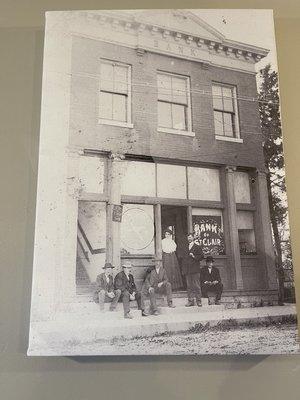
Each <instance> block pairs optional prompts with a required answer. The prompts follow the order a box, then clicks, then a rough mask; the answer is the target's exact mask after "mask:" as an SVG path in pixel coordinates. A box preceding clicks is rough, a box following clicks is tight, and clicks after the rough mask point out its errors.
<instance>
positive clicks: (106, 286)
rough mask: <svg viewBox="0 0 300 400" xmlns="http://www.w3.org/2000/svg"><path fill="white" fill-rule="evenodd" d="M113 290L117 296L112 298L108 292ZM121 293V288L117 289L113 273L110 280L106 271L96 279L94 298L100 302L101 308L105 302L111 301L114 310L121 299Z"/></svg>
mask: <svg viewBox="0 0 300 400" xmlns="http://www.w3.org/2000/svg"><path fill="white" fill-rule="evenodd" d="M111 292H113V293H114V295H115V297H114V298H113V299H112V298H110V297H109V296H108V295H107V293H111ZM120 295H121V291H120V290H115V287H114V280H113V277H112V276H111V275H109V276H108V280H107V278H106V275H105V273H104V272H103V273H102V274H100V275H98V276H97V279H96V290H95V293H94V300H95V301H96V302H97V303H99V306H100V309H101V310H103V309H104V303H107V302H111V305H110V309H111V310H114V309H115V308H116V305H117V303H118V301H119V298H120Z"/></svg>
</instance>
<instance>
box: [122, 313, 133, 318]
mask: <svg viewBox="0 0 300 400" xmlns="http://www.w3.org/2000/svg"><path fill="white" fill-rule="evenodd" d="M124 318H126V319H132V318H133V316H132V315H131V314H130V312H128V313H126V314H125V315H124Z"/></svg>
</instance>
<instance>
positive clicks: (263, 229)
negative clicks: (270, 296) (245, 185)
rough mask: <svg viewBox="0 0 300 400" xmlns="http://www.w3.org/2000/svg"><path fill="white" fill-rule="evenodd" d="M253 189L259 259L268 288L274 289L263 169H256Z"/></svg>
mask: <svg viewBox="0 0 300 400" xmlns="http://www.w3.org/2000/svg"><path fill="white" fill-rule="evenodd" d="M255 190H256V193H255V195H256V196H255V197H256V209H257V215H256V220H257V233H258V237H257V243H259V248H260V251H261V260H262V262H263V264H264V266H265V272H266V278H267V285H268V288H269V289H275V290H276V289H278V283H277V274H276V267H275V254H274V248H273V243H272V230H271V219H270V210H269V199H268V188H267V180H266V173H265V172H264V171H257V182H256V185H255Z"/></svg>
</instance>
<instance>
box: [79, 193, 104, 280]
mask: <svg viewBox="0 0 300 400" xmlns="http://www.w3.org/2000/svg"><path fill="white" fill-rule="evenodd" d="M105 257H106V204H105V203H100V202H92V201H80V202H79V203H78V226H77V268H76V281H77V284H79V285H80V284H82V285H85V284H86V283H87V282H94V281H95V279H96V277H97V275H98V274H99V271H100V269H101V268H102V267H103V266H104V263H105Z"/></svg>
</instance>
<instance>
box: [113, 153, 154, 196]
mask: <svg viewBox="0 0 300 400" xmlns="http://www.w3.org/2000/svg"><path fill="white" fill-rule="evenodd" d="M122 173H123V175H122V191H121V193H122V194H123V195H130V196H150V197H155V196H156V187H155V164H154V163H148V162H140V161H125V162H123V163H122Z"/></svg>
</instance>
